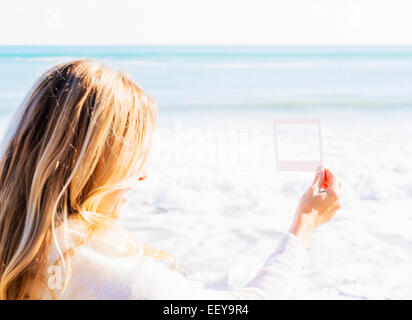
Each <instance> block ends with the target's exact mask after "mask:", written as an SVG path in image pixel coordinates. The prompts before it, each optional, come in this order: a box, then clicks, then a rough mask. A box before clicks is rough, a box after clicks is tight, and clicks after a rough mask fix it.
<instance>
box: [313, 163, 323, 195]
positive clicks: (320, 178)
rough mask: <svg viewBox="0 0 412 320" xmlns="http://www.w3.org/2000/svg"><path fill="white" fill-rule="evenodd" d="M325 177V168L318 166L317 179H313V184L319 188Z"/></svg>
mask: <svg viewBox="0 0 412 320" xmlns="http://www.w3.org/2000/svg"><path fill="white" fill-rule="evenodd" d="M324 177H325V170H324V169H323V167H318V169H317V170H316V174H315V179H314V180H313V183H312V186H315V187H316V189H317V190H320V188H321V187H322V183H323V179H324Z"/></svg>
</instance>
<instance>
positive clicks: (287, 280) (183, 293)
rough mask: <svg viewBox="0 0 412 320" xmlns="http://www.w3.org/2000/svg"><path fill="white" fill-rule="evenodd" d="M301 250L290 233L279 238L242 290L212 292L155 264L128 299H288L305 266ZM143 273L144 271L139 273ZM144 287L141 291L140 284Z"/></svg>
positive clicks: (305, 258) (304, 254) (304, 252)
mask: <svg viewBox="0 0 412 320" xmlns="http://www.w3.org/2000/svg"><path fill="white" fill-rule="evenodd" d="M306 260H307V255H306V250H305V248H304V246H303V245H302V244H301V243H300V241H299V240H298V239H297V238H296V237H295V236H294V235H293V234H291V233H286V234H284V235H283V237H282V238H281V241H280V243H279V245H278V247H277V249H276V250H275V251H274V252H273V253H272V254H271V255H270V256H269V257H268V258H267V259H266V261H265V263H264V264H263V266H262V267H261V269H260V270H259V271H258V273H257V274H256V275H255V276H254V277H253V278H252V279H251V280H250V281H249V282H248V283H247V284H246V285H245V286H244V287H242V288H237V289H233V290H212V289H207V288H204V287H203V285H202V283H201V282H199V281H193V280H188V279H186V278H185V277H184V276H183V275H182V274H180V273H179V272H176V271H173V270H171V269H169V268H168V267H166V266H165V265H164V264H162V263H159V262H154V261H153V263H152V265H150V266H148V268H147V270H146V271H147V272H142V274H141V276H142V277H139V280H138V279H136V278H135V280H137V282H135V284H136V287H135V290H132V291H134V293H135V294H133V297H131V298H135V299H136V298H138V299H141V298H143V299H152V300H157V299H177V300H179V299H185V300H190V299H199V300H203V299H210V300H220V299H223V300H233V299H235V300H238V299H239V300H240V299H241V300H251V299H287V298H288V296H289V294H290V293H291V291H292V289H293V286H294V284H295V283H296V280H297V279H298V277H299V275H300V273H301V272H302V270H303V269H304V266H305V265H306ZM141 271H143V270H141ZM143 283H144V287H142V284H143Z"/></svg>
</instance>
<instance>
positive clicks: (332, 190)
mask: <svg viewBox="0 0 412 320" xmlns="http://www.w3.org/2000/svg"><path fill="white" fill-rule="evenodd" d="M326 176H327V179H328V182H329V186H328V188H327V189H326V190H325V191H326V193H327V194H328V196H329V197H330V198H331V199H332V201H334V202H335V201H339V202H340V200H341V198H342V183H341V182H340V181H339V179H338V178H337V177H336V175H335V174H333V173H332V171H330V170H327V171H326Z"/></svg>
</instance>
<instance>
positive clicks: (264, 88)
mask: <svg viewBox="0 0 412 320" xmlns="http://www.w3.org/2000/svg"><path fill="white" fill-rule="evenodd" d="M81 57H89V58H93V59H97V60H99V61H103V62H105V63H108V64H109V65H112V66H114V67H116V68H119V69H121V70H125V71H127V72H128V73H130V74H131V75H132V76H133V77H134V79H135V80H136V81H137V82H139V84H140V85H141V86H142V87H143V88H144V89H145V90H146V91H148V92H149V93H150V94H151V95H152V96H153V97H154V98H155V99H156V100H157V101H158V103H159V108H160V109H161V110H163V111H164V112H168V111H175V110H185V111H187V110H200V109H202V110H204V109H205V108H206V109H207V110H209V109H210V110H212V109H213V110H220V109H224V110H232V109H243V110H245V109H246V110H247V111H248V112H249V111H252V110H260V109H262V108H263V109H265V110H267V109H283V110H285V111H288V110H301V109H302V108H305V109H306V110H308V109H309V110H312V109H313V110H314V109H319V108H321V109H324V110H326V109H328V110H335V109H337V110H340V111H344V110H351V111H353V110H379V111H382V110H388V108H390V109H391V110H393V109H394V108H396V109H402V110H404V111H408V110H409V109H410V107H411V106H412V47H377V46H376V47H373V46H372V47H368V46H364V47H349V46H348V47H346V46H336V47H327V46H312V47H307V46H306V47H305V46H293V47H276V46H274V47H186V46H133V47H118V46H113V47H110V46H96V47H90V46H84V47H80V46H79V47H65V46H60V47H59V46H54V47H52V46H0V115H2V116H3V117H4V116H5V117H7V116H9V115H10V113H12V111H13V110H14V109H16V108H17V106H18V105H19V103H20V102H21V100H22V99H23V98H24V96H25V94H26V92H27V91H28V90H29V88H30V87H31V86H32V84H33V82H34V81H35V79H36V78H37V77H38V76H39V75H40V74H41V73H42V72H44V71H45V69H46V68H48V67H50V66H51V65H53V64H55V63H58V62H62V61H68V60H70V59H74V58H81ZM368 112H369V111H368Z"/></svg>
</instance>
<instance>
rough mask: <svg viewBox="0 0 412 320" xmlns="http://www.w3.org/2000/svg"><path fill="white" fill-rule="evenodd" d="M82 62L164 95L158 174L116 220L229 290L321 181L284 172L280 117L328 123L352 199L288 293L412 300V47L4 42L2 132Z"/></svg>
mask: <svg viewBox="0 0 412 320" xmlns="http://www.w3.org/2000/svg"><path fill="white" fill-rule="evenodd" d="M81 57H88V58H91V59H96V60H99V61H102V62H104V63H106V64H108V65H111V66H113V67H115V68H117V69H120V70H123V71H126V72H127V73H129V74H130V75H131V76H132V77H133V78H134V79H135V80H136V81H137V82H138V83H139V84H140V85H141V86H142V87H143V89H144V90H145V91H146V92H148V93H149V94H150V95H151V96H152V97H153V98H154V99H155V100H156V101H157V103H158V108H159V123H158V130H157V132H156V135H155V139H154V144H153V149H152V154H151V157H150V159H149V161H148V163H147V168H146V170H147V172H148V175H149V177H148V179H146V180H145V181H142V182H139V183H137V184H136V187H135V189H133V190H132V191H130V192H129V194H128V198H129V201H128V202H127V204H126V205H125V207H124V209H123V214H122V216H121V218H120V220H119V221H120V223H122V224H124V226H125V227H126V228H128V229H129V230H130V231H132V232H133V233H134V234H135V235H136V236H137V237H138V238H139V239H141V240H142V241H143V242H145V243H146V244H147V245H149V246H151V247H155V248H158V249H161V250H164V251H168V252H171V253H174V254H176V255H178V256H179V258H180V268H179V270H180V271H181V272H182V273H183V274H185V275H186V276H187V277H188V278H189V279H193V280H200V281H202V282H203V283H204V284H205V286H207V287H209V288H214V289H228V288H235V287H239V286H242V285H244V284H245V283H246V282H247V281H248V280H250V278H251V277H252V276H253V275H254V273H255V272H256V271H257V270H258V269H259V267H260V266H261V265H262V264H263V262H264V260H265V258H266V257H267V256H268V255H269V254H270V253H271V251H272V250H274V249H275V247H276V245H277V242H278V240H279V239H280V236H281V234H282V232H284V231H286V230H287V229H288V225H289V223H290V222H291V220H292V217H293V214H294V211H295V209H296V206H297V203H298V201H299V198H300V196H301V195H302V193H303V192H304V191H305V190H306V188H307V187H308V186H309V184H310V183H311V181H312V179H313V172H287V171H279V170H277V167H276V162H275V148H274V131H273V119H285V118H286V119H319V120H320V122H321V124H322V140H323V157H324V165H325V166H326V167H328V168H330V169H331V170H332V171H334V172H336V174H337V175H338V176H339V177H340V179H341V181H342V184H343V188H344V203H343V208H342V209H341V210H340V211H339V212H338V213H337V215H336V217H335V218H334V219H333V220H332V221H331V222H329V223H328V224H326V225H324V226H321V227H320V228H319V229H318V230H316V231H315V232H314V234H313V237H312V240H311V243H310V245H309V247H308V257H309V260H308V265H307V267H306V269H305V270H304V272H303V275H302V277H301V279H299V281H298V283H297V285H296V287H295V290H294V292H293V294H292V296H291V298H292V299H300V298H304V299H411V298H412V273H411V271H410V270H411V266H412V142H411V141H412V125H411V122H412V47H406V46H405V47H392V46H391V47H385V46H381V47H378V46H362V47H356V46H352V47H351V46H309V47H308V46H290V47H287V46H285V47H277V46H273V47H253V46H252V47H247V46H245V47H229V46H228V47H202V46H198V47H188V46H135V47H119V46H115V47H110V46H99V47H64V46H61V47H50V46H49V47H48V46H37V47H32V46H21V47H18V46H0V126H1V130H2V132H4V129H5V125H6V124H7V123H8V121H9V120H10V117H11V115H12V114H13V112H14V110H16V109H17V107H18V106H19V104H20V103H21V101H22V100H23V98H24V96H25V95H26V94H27V92H28V90H29V89H30V87H31V86H32V85H33V83H34V81H35V80H36V78H37V77H38V76H39V75H40V74H41V73H43V72H44V71H45V70H46V69H47V68H48V67H50V66H52V65H53V64H56V63H59V62H63V61H68V60H71V59H75V58H81ZM294 133H295V134H294V135H289V136H288V135H287V136H286V137H284V139H286V140H283V142H284V143H283V146H284V148H286V151H288V149H290V150H292V151H294V152H289V154H291V155H292V157H293V155H300V156H301V157H302V158H303V160H311V159H308V158H305V156H307V155H308V154H309V153H310V151H311V150H317V149H316V148H318V146H317V145H315V144H313V145H312V142H309V141H308V142H305V141H306V140H305V139H306V138H307V135H305V133H304V130H302V132H300V131H299V129H297V130H296V131H295V132H294ZM302 142H304V143H302ZM302 145H303V147H306V149H305V150H306V151H304V152H302V150H303V149H299V148H301V147H302ZM290 150H289V151H290ZM302 154H303V155H302ZM314 154H316V152H315V153H314ZM310 157H312V155H311V156H310ZM289 160H296V159H289Z"/></svg>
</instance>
